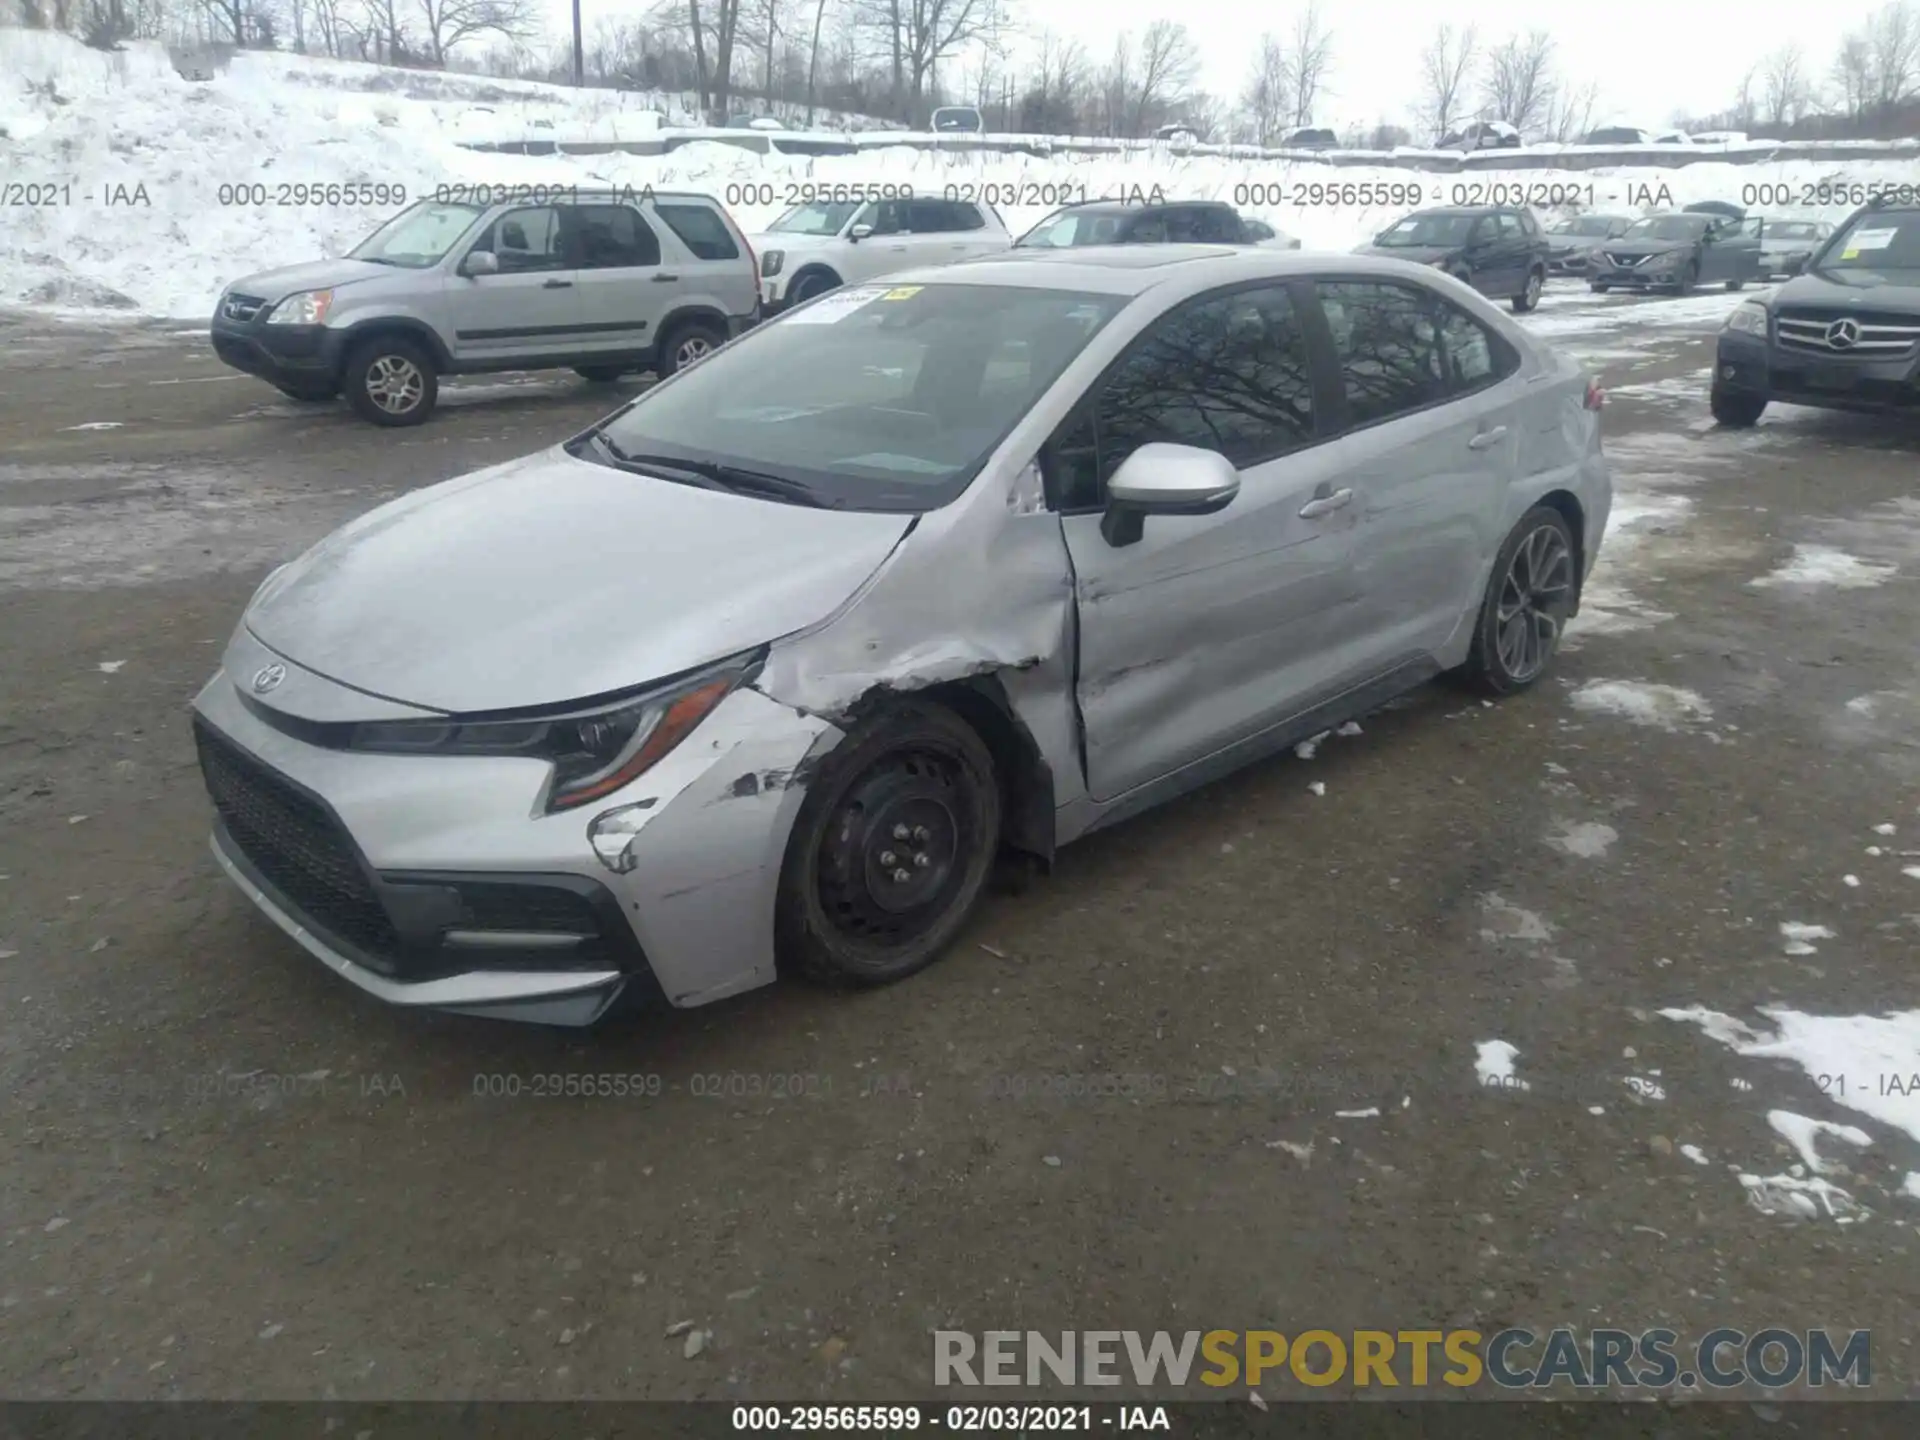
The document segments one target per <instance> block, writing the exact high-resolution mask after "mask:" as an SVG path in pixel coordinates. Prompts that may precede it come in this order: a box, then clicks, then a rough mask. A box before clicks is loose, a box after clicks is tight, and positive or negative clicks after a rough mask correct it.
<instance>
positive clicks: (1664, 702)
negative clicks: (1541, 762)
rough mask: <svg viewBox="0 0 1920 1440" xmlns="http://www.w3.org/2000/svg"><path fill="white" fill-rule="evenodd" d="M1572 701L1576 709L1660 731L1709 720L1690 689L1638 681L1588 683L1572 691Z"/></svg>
mask: <svg viewBox="0 0 1920 1440" xmlns="http://www.w3.org/2000/svg"><path fill="white" fill-rule="evenodd" d="M1572 699H1573V704H1574V706H1575V708H1576V709H1580V710H1587V711H1591V712H1593V713H1596V714H1601V715H1618V716H1621V717H1622V718H1624V719H1627V720H1631V721H1633V723H1634V724H1636V725H1652V726H1656V727H1658V728H1659V729H1662V730H1678V729H1680V728H1681V726H1683V725H1685V724H1686V723H1688V722H1689V721H1695V720H1710V719H1712V718H1713V708H1712V707H1711V706H1710V705H1708V704H1707V702H1706V701H1705V700H1704V699H1702V698H1701V697H1700V696H1699V695H1698V694H1696V693H1695V692H1693V691H1692V690H1681V689H1679V688H1677V687H1675V686H1672V685H1654V684H1649V683H1647V682H1645V681H1640V680H1589V681H1588V682H1587V683H1586V684H1584V685H1582V686H1581V687H1580V688H1579V689H1578V690H1576V691H1574V692H1573V696H1572Z"/></svg>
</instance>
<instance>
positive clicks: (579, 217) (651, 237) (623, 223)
mask: <svg viewBox="0 0 1920 1440" xmlns="http://www.w3.org/2000/svg"><path fill="white" fill-rule="evenodd" d="M573 223H574V229H575V231H576V233H577V234H578V235H579V250H580V268H581V269H582V270H624V269H631V268H633V267H635V266H641V265H658V264H659V263H660V237H659V236H657V235H655V234H654V233H653V231H652V230H650V229H648V228H647V222H646V221H644V220H642V219H641V218H640V212H639V211H637V210H635V209H634V208H633V207H632V206H631V205H576V206H574V208H573Z"/></svg>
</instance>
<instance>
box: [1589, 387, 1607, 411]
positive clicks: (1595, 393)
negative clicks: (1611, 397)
mask: <svg viewBox="0 0 1920 1440" xmlns="http://www.w3.org/2000/svg"><path fill="white" fill-rule="evenodd" d="M1585 403H1586V407H1587V409H1589V410H1598V409H1599V408H1600V407H1601V406H1602V405H1604V404H1606V403H1607V392H1606V391H1604V390H1602V389H1601V388H1600V382H1599V381H1598V380H1589V381H1587V398H1586V402H1585Z"/></svg>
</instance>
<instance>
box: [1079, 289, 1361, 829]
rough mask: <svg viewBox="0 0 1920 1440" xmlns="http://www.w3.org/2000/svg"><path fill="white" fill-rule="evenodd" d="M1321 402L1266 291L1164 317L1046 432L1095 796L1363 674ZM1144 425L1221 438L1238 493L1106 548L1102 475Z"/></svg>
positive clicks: (1283, 302) (1284, 300)
mask: <svg viewBox="0 0 1920 1440" xmlns="http://www.w3.org/2000/svg"><path fill="white" fill-rule="evenodd" d="M1223 377H1224V384H1223ZM1223 396H1226V397H1230V399H1229V400H1228V401H1227V402H1225V403H1223V401H1222V397H1223ZM1313 410H1314V407H1313V397H1312V383H1311V378H1310V376H1309V373H1308V366H1307V358H1306V350H1305V345H1304V341H1303V340H1301V338H1300V334H1299V330H1298V326H1297V324H1296V323H1295V319H1294V312H1293V307H1292V301H1291V297H1290V296H1289V294H1288V292H1287V290H1286V289H1285V287H1282V286H1267V287H1264V288H1260V289H1241V290H1237V291H1234V292H1232V293H1229V294H1227V295H1224V296H1218V295H1216V296H1203V297H1201V298H1200V299H1199V300H1196V301H1192V302H1189V303H1188V304H1187V305H1184V306H1182V307H1180V308H1179V309H1177V310H1175V311H1173V312H1171V313H1170V314H1169V315H1167V316H1166V317H1164V318H1163V319H1162V320H1161V321H1160V322H1158V324H1157V325H1156V326H1155V328H1154V329H1153V330H1151V331H1149V332H1148V333H1147V334H1146V335H1145V336H1144V337H1143V338H1142V340H1141V341H1140V342H1138V343H1137V344H1136V346H1135V348H1134V349H1133V350H1132V351H1131V352H1130V353H1129V355H1128V357H1127V358H1126V359H1125V360H1124V361H1123V362H1122V363H1121V365H1120V366H1119V367H1118V368H1117V369H1116V370H1115V371H1114V372H1113V373H1112V375H1111V376H1110V378H1109V379H1108V380H1107V382H1106V384H1105V386H1104V387H1103V391H1102V393H1101V394H1100V395H1098V396H1096V397H1091V398H1090V401H1089V403H1088V405H1087V406H1086V407H1085V409H1084V411H1083V413H1082V414H1080V415H1077V416H1076V417H1075V418H1074V419H1073V420H1071V421H1069V422H1068V425H1067V426H1066V427H1064V429H1063V433H1062V435H1061V436H1060V437H1058V438H1057V440H1056V443H1055V445H1054V446H1053V447H1052V459H1051V463H1052V464H1053V466H1054V467H1055V470H1056V475H1057V476H1058V477H1059V478H1057V479H1056V482H1055V490H1056V494H1057V495H1058V496H1059V497H1060V501H1059V502H1058V503H1061V504H1062V506H1063V508H1064V509H1065V510H1066V511H1067V512H1068V513H1066V514H1064V515H1063V516H1062V520H1061V524H1062V528H1063V530H1064V532H1065V536H1066V542H1067V548H1068V552H1069V554H1070V556H1071V557H1072V562H1073V568H1074V577H1075V597H1076V602H1077V606H1078V618H1079V674H1078V680H1077V699H1078V702H1079V708H1080V715H1081V723H1082V727H1083V730H1084V734H1085V748H1086V765H1087V786H1088V791H1089V793H1090V794H1092V795H1093V797H1094V798H1095V799H1098V800H1110V799H1113V798H1115V797H1117V796H1120V795H1123V794H1125V793H1126V792H1127V791H1129V790H1132V789H1134V788H1135V787H1137V786H1139V785H1143V784H1145V783H1147V782H1149V781H1152V780H1155V779H1158V778H1159V777H1161V776H1163V775H1166V774H1169V773H1171V772H1173V771H1175V770H1178V769H1180V768H1181V767H1183V766H1185V765H1188V764H1190V763H1192V762H1194V761H1196V760H1200V759H1203V758H1204V757H1206V756H1207V755H1209V754H1211V753H1212V752H1214V751H1216V750H1219V749H1221V748H1222V747H1224V746H1227V745H1231V744H1233V743H1234V742H1236V741H1238V740H1242V739H1245V738H1247V737H1249V736H1252V735H1254V734H1256V733H1258V732H1260V731H1262V730H1264V729H1267V728H1268V727H1269V726H1272V725H1274V724H1276V723H1278V722H1280V721H1282V720H1284V719H1286V718H1287V717H1288V716H1290V715H1292V714H1294V713H1296V712H1297V711H1298V710H1300V709H1302V708H1304V706H1305V705H1306V704H1308V703H1311V701H1312V700H1313V699H1315V698H1319V697H1320V696H1321V695H1322V694H1323V693H1325V692H1327V691H1328V690H1329V689H1336V690H1337V689H1338V688H1341V686H1342V684H1343V682H1344V681H1346V680H1347V679H1348V677H1350V676H1351V675H1352V674H1354V673H1356V672H1358V671H1360V670H1362V669H1364V667H1365V663H1366V652H1367V649H1368V645H1367V641H1366V637H1365V636H1364V635H1363V634H1360V633H1359V632H1358V629H1357V626H1356V623H1355V622H1356V618H1357V617H1358V616H1359V614H1360V612H1361V610H1362V606H1361V605H1360V594H1359V587H1358V585H1357V582H1356V580H1355V577H1354V569H1353V566H1352V563H1351V560H1352V547H1353V537H1354V533H1355V527H1356V523H1357V521H1358V519H1359V517H1360V516H1361V514H1362V513H1363V512H1364V510H1365V505H1364V503H1363V497H1361V496H1359V495H1357V494H1355V493H1354V492H1353V491H1352V490H1351V489H1350V488H1348V487H1346V485H1345V484H1344V482H1343V479H1342V477H1341V475H1340V473H1339V459H1338V455H1337V454H1336V453H1335V452H1337V451H1338V449H1339V448H1340V447H1339V446H1338V444H1337V443H1336V444H1333V445H1326V444H1317V443H1315V440H1314V435H1313V426H1314V413H1313ZM1153 440H1160V441H1171V442H1173V443H1179V444H1199V445H1206V446H1208V447H1209V448H1214V449H1218V450H1221V451H1222V453H1225V454H1226V455H1227V456H1228V458H1229V459H1232V460H1234V461H1235V463H1236V464H1238V465H1239V466H1240V482H1241V489H1240V493H1239V495H1238V496H1237V497H1236V498H1235V499H1234V501H1233V503H1232V504H1231V505H1229V506H1228V507H1227V508H1226V509H1225V510H1223V511H1221V512H1219V513H1218V514H1214V515H1205V516H1154V517H1150V518H1149V519H1148V520H1147V522H1146V527H1145V533H1144V535H1143V536H1142V538H1141V539H1140V540H1139V541H1138V542H1136V543H1134V544H1131V545H1125V546H1118V547H1116V546H1114V545H1111V544H1109V543H1108V542H1107V540H1106V539H1105V538H1104V537H1103V536H1102V535H1101V532H1100V514H1099V510H1100V508H1101V506H1102V504H1103V501H1104V486H1105V481H1106V477H1107V476H1108V475H1110V474H1111V473H1112V471H1113V470H1114V469H1115V468H1117V466H1118V463H1119V461H1120V460H1121V459H1123V458H1124V457H1125V455H1126V454H1128V453H1130V452H1131V451H1132V450H1133V449H1135V448H1137V447H1138V446H1139V445H1141V444H1145V443H1147V442H1148V441H1153ZM1276 451H1278V452H1280V453H1277V454H1276V453H1275V452H1276ZM1269 457H1270V458H1269ZM1076 476H1077V477H1078V478H1077V481H1076Z"/></svg>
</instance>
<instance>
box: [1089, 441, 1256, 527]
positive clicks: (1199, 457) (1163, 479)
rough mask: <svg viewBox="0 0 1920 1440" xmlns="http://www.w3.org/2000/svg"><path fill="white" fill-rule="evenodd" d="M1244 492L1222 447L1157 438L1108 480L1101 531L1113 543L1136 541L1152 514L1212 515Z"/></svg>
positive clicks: (1238, 473) (1122, 462) (1124, 461)
mask: <svg viewBox="0 0 1920 1440" xmlns="http://www.w3.org/2000/svg"><path fill="white" fill-rule="evenodd" d="M1239 493H1240V472H1239V471H1238V470H1236V469H1234V468H1233V462H1232V461H1231V460H1229V459H1227V457H1226V456H1224V455H1222V454H1220V453H1219V451H1217V450H1201V449H1199V448H1197V447H1196V446H1192V445H1168V444H1164V443H1162V442H1159V441H1155V442H1154V443H1152V444H1149V445H1142V446H1141V447H1140V448H1139V449H1138V450H1136V451H1134V452H1133V453H1132V454H1131V455H1129V456H1128V457H1127V458H1126V459H1125V460H1123V461H1121V462H1120V468H1119V469H1118V470H1116V471H1114V472H1113V478H1112V479H1111V480H1109V481H1108V482H1107V513H1106V514H1105V515H1103V516H1101V518H1100V534H1101V536H1102V538H1104V539H1105V540H1106V542H1107V543H1108V544H1109V545H1112V546H1115V547H1119V546H1123V545H1133V544H1137V543H1138V542H1139V540H1140V536H1141V534H1142V533H1143V531H1144V530H1145V527H1146V518H1147V516H1149V515H1212V514H1214V513H1215V512H1216V511H1219V510H1224V509H1226V508H1227V506H1229V505H1231V504H1232V503H1233V497H1234V496H1236V495H1238V494H1239Z"/></svg>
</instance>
